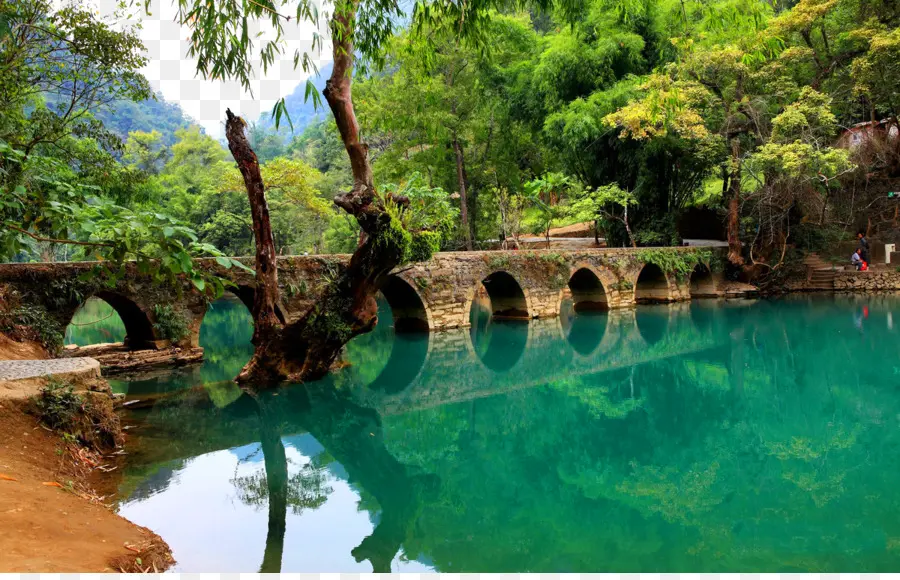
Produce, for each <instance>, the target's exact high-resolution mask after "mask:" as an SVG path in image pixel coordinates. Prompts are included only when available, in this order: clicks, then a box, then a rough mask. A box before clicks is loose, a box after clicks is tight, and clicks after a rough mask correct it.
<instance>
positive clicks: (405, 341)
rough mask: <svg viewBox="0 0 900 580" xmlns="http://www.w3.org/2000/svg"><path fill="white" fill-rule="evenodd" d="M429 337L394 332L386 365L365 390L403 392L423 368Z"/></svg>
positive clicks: (429, 335)
mask: <svg viewBox="0 0 900 580" xmlns="http://www.w3.org/2000/svg"><path fill="white" fill-rule="evenodd" d="M395 324H396V323H395ZM395 329H396V327H395ZM431 337H432V335H431V334H425V335H422V334H411V333H408V332H395V333H394V341H393V343H392V344H391V354H390V356H389V357H388V360H387V363H385V365H384V368H383V369H381V372H380V373H378V376H376V377H375V379H374V380H373V381H372V382H371V383H369V384H368V385H366V388H367V389H370V390H372V391H375V392H381V393H385V394H388V395H392V394H395V393H399V392H402V391H404V390H405V389H406V387H408V386H409V385H410V384H411V383H412V382H413V381H415V380H416V377H418V376H419V373H421V372H422V369H423V368H424V367H425V363H426V361H427V360H428V355H429V353H430V352H431V346H432V344H431V343H432V338H431Z"/></svg>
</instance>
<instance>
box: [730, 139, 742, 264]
mask: <svg viewBox="0 0 900 580" xmlns="http://www.w3.org/2000/svg"><path fill="white" fill-rule="evenodd" d="M728 182H729V183H728V221H727V228H728V259H729V260H730V261H731V263H732V264H735V265H737V266H740V265H741V264H743V263H744V258H743V256H742V255H741V237H740V229H741V144H740V141H739V140H738V138H737V137H734V138H733V139H732V140H731V175H730V177H729V180H728Z"/></svg>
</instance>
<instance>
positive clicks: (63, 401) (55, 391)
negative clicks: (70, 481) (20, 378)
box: [32, 378, 123, 450]
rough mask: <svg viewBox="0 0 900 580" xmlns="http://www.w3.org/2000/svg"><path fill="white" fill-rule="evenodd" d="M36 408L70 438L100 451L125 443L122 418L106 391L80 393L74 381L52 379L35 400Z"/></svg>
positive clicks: (33, 405) (64, 435)
mask: <svg viewBox="0 0 900 580" xmlns="http://www.w3.org/2000/svg"><path fill="white" fill-rule="evenodd" d="M32 411H33V413H34V414H35V415H36V416H37V417H38V418H39V419H40V420H41V422H43V423H44V424H45V425H47V426H48V427H50V428H51V429H53V430H54V431H58V432H60V433H61V434H62V436H63V438H64V439H66V440H70V439H74V440H76V441H77V442H78V443H80V444H82V445H85V446H87V447H91V448H94V449H97V450H101V449H103V448H109V447H114V446H116V445H119V444H121V443H122V440H123V436H122V429H121V426H120V423H119V417H118V416H117V415H116V414H115V411H113V406H112V400H111V399H110V398H109V397H108V396H106V394H105V393H85V394H79V393H76V392H75V387H74V386H73V385H72V384H71V383H69V382H67V381H62V380H59V379H55V378H51V379H49V380H48V381H47V384H46V385H45V386H44V387H43V388H42V389H41V392H40V393H39V394H38V395H37V396H36V397H34V398H33V399H32Z"/></svg>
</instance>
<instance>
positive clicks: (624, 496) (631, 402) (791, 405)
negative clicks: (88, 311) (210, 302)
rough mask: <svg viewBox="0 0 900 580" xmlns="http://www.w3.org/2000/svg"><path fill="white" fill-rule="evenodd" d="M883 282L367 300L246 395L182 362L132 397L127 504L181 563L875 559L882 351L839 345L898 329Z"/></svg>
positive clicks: (888, 447)
mask: <svg viewBox="0 0 900 580" xmlns="http://www.w3.org/2000/svg"><path fill="white" fill-rule="evenodd" d="M564 306H565V305H564ZM893 307H894V303H892V302H885V303H884V304H882V305H880V306H872V307H871V308H870V314H869V317H870V318H871V319H872V320H873V321H872V322H871V323H869V324H868V326H865V327H863V330H864V332H863V333H859V332H858V331H857V326H856V322H855V321H856V319H855V318H854V316H856V314H857V309H858V305H856V304H852V303H842V302H839V301H827V302H819V303H813V304H806V303H799V302H796V301H794V302H782V303H774V304H773V303H758V304H753V305H751V304H728V303H725V304H723V303H702V302H695V303H693V304H690V305H681V306H665V307H659V308H657V307H648V308H647V309H645V310H638V311H637V312H634V311H631V312H627V311H626V312H617V313H614V314H612V315H611V314H589V315H583V314H577V315H576V314H574V313H573V312H571V311H573V310H574V308H573V307H572V305H567V306H565V308H564V311H566V310H568V311H569V313H568V314H566V315H565V316H562V317H560V318H559V319H554V320H549V321H533V322H531V323H527V324H516V323H515V322H501V323H498V322H496V321H495V322H491V323H488V322H484V323H482V324H479V325H476V324H473V326H472V329H471V330H466V331H452V332H443V333H432V334H430V335H429V334H408V335H405V336H402V335H397V336H396V337H394V335H393V332H392V330H391V328H390V326H389V325H382V326H381V327H380V330H378V331H376V333H374V334H373V335H370V336H367V337H364V338H363V339H362V340H359V341H357V342H356V343H354V344H351V346H350V348H349V349H348V354H347V357H348V359H349V360H350V361H351V362H353V363H355V364H354V365H353V366H351V367H349V368H347V369H344V370H343V371H341V372H338V373H334V374H333V375H331V376H329V377H328V378H327V380H325V381H321V382H319V383H314V384H309V385H306V386H288V387H284V388H281V389H278V390H277V391H275V392H266V393H263V394H260V395H258V396H250V395H248V394H245V393H242V392H241V391H240V390H239V389H237V387H235V386H234V385H233V384H231V383H229V382H217V383H216V382H206V381H204V377H203V376H201V375H202V373H203V371H198V373H199V374H197V375H196V376H195V377H194V380H195V383H196V385H195V388H190V389H185V390H182V391H179V392H178V393H177V394H175V395H170V396H165V397H159V398H158V399H156V400H154V399H153V397H149V398H148V399H147V401H148V402H147V403H146V404H141V403H138V404H137V405H136V406H137V407H138V408H136V409H134V410H133V411H132V412H131V413H130V415H129V417H128V422H130V423H132V424H134V425H135V426H136V428H135V429H134V430H132V431H131V433H132V435H131V445H130V448H129V456H128V464H127V466H126V468H125V470H124V472H123V474H122V478H123V479H122V481H121V486H120V493H121V495H122V496H123V498H124V503H123V507H122V512H123V513H124V515H126V516H127V517H130V518H132V519H134V520H135V521H137V523H139V524H142V525H147V526H149V527H151V528H152V529H154V530H155V531H157V532H159V533H161V534H162V536H163V537H164V538H166V539H167V540H168V541H169V542H170V544H171V545H172V547H173V548H174V550H175V557H176V559H178V560H179V562H180V565H181V569H182V570H184V571H194V570H200V569H205V570H209V569H216V570H223V571H254V570H257V569H259V570H261V571H265V572H277V571H282V570H283V571H325V570H330V571H335V570H340V571H367V570H375V571H380V572H383V571H388V570H391V569H393V570H394V571H398V570H417V569H422V568H428V569H437V570H440V571H445V572H462V571H523V570H530V571H560V572H568V571H573V572H577V571H587V570H592V571H596V570H604V571H637V570H643V571H647V570H652V571H673V570H684V569H692V570H698V571H708V570H737V569H753V570H783V569H796V570H804V569H812V568H816V569H826V570H829V569H830V570H834V569H841V568H846V567H853V568H857V569H867V570H876V569H883V568H886V567H891V566H894V567H896V565H897V564H900V557H898V554H896V553H895V552H893V551H891V550H890V549H889V548H888V547H887V546H888V545H889V544H888V543H886V541H885V540H884V538H890V537H900V524H898V523H897V522H898V521H900V518H897V517H896V516H898V515H900V504H898V503H897V502H896V501H895V500H894V499H893V498H894V497H895V495H896V494H895V493H893V491H892V490H895V489H896V486H897V484H898V483H900V470H898V469H896V467H897V465H896V464H897V459H896V453H895V451H894V450H895V449H896V445H897V442H895V441H894V439H897V438H898V435H897V429H895V425H893V423H891V424H888V423H889V422H890V421H889V420H888V419H889V418H891V417H896V413H897V412H900V394H897V393H895V392H894V391H893V390H891V389H890V388H888V386H886V385H885V384H884V377H885V376H887V375H889V374H890V373H891V372H892V370H891V368H892V367H891V365H892V363H890V362H889V361H888V360H886V358H887V357H882V356H873V357H872V358H871V359H870V361H871V362H870V364H868V365H867V366H866V367H865V368H863V369H857V368H848V366H847V365H846V364H844V360H843V358H842V356H840V353H841V352H844V351H845V350H846V349H847V348H848V347H850V348H853V349H860V348H863V349H866V352H871V351H872V349H876V351H875V352H877V349H879V348H883V347H882V346H879V345H884V344H887V343H889V342H891V341H893V342H896V335H894V334H891V333H893V330H892V329H889V328H888V327H887V325H886V324H883V323H882V319H883V318H884V317H885V313H886V312H890V309H892V308H893ZM876 318H877V319H878V320H879V323H878V324H876V323H875V322H874V320H875V319H876ZM812 321H814V322H815V323H816V324H815V325H814V327H811V325H810V324H808V323H809V322H812ZM823 333H824V334H827V335H828V336H830V337H832V340H830V341H825V342H823V341H821V340H817V339H818V337H819V336H821V335H822V334H823ZM848 338H849V339H850V340H852V344H850V343H849V342H848V340H847V339H848ZM160 381H161V382H164V380H163V379H160ZM189 383H190V379H188V378H185V379H184V380H183V382H182V384H183V385H187V384H189ZM130 386H136V385H130ZM876 401H877V403H875V402H876ZM857 489H865V490H866V492H865V493H857V492H855V491H854V490H857ZM241 506H245V507H241ZM251 508H252V509H251ZM242 510H243V511H242ZM248 510H249V511H248ZM253 510H256V511H253ZM253 514H258V515H253ZM360 516H362V519H360ZM853 530H855V531H856V533H850V532H851V531H853ZM861 530H866V532H865V533H862V532H861ZM879 538H881V539H880V540H879ZM226 544H227V545H230V546H233V547H232V548H229V549H227V550H226V549H223V545H226Z"/></svg>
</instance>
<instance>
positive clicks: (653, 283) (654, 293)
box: [634, 263, 672, 304]
mask: <svg viewBox="0 0 900 580" xmlns="http://www.w3.org/2000/svg"><path fill="white" fill-rule="evenodd" d="M634 301H635V302H636V303H638V304H653V303H659V302H671V301H672V284H671V281H670V280H669V276H668V275H667V274H666V273H665V272H663V271H662V269H661V268H660V267H659V266H657V265H656V264H650V263H647V264H644V267H643V268H641V271H640V273H639V274H638V276H637V279H636V280H635V282H634Z"/></svg>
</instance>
